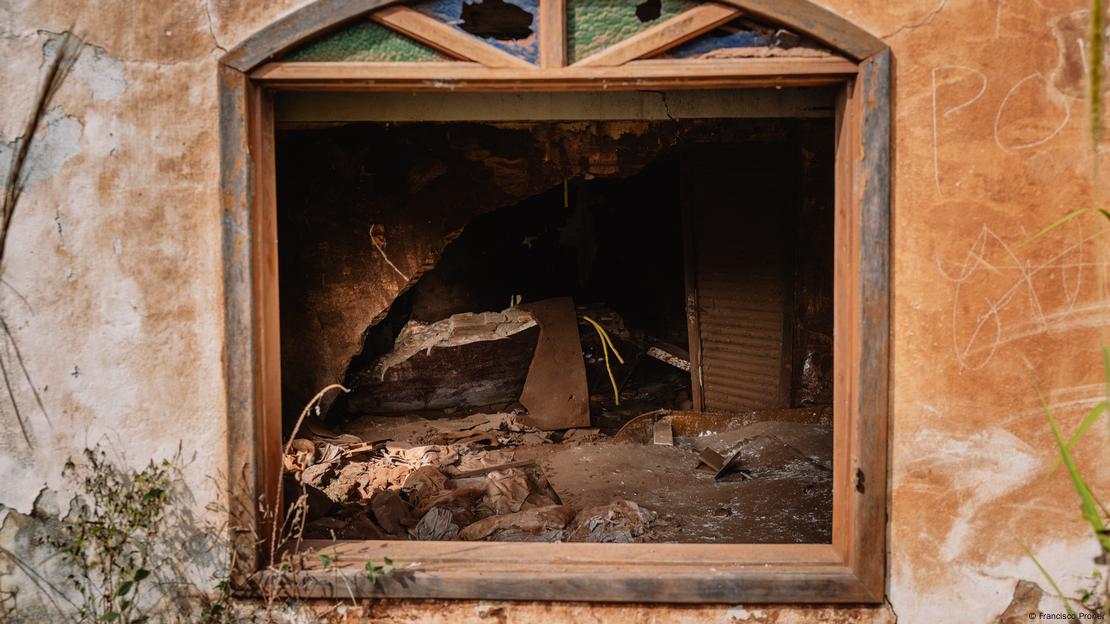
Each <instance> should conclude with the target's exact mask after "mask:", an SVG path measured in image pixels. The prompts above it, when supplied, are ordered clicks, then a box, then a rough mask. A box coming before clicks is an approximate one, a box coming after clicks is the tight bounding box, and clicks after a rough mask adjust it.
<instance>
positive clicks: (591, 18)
mask: <svg viewBox="0 0 1110 624" xmlns="http://www.w3.org/2000/svg"><path fill="white" fill-rule="evenodd" d="M697 5H698V2H696V0H644V1H643V2H636V1H635V0H567V56H568V61H569V62H571V63H575V62H577V61H580V60H582V59H584V58H586V57H587V56H590V55H591V54H593V53H595V52H600V51H601V50H604V49H605V48H608V47H609V46H611V45H613V44H615V43H619V42H621V41H624V40H625V39H627V38H629V37H631V36H632V35H635V34H636V33H638V32H640V31H643V30H647V29H648V28H651V27H652V26H654V25H656V24H660V23H662V22H663V21H665V20H668V19H670V18H672V17H674V16H676V15H678V14H679V13H682V12H683V11H687V10H689V9H692V8H694V7H695V6H697Z"/></svg>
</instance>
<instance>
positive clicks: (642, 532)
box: [284, 413, 656, 542]
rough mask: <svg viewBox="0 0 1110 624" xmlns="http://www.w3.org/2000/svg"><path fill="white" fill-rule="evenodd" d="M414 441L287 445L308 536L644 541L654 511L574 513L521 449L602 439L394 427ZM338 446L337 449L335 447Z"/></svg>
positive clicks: (504, 424)
mask: <svg viewBox="0 0 1110 624" xmlns="http://www.w3.org/2000/svg"><path fill="white" fill-rule="evenodd" d="M398 432H407V433H408V434H409V435H410V436H411V437H409V436H406V437H408V438H409V439H410V440H412V439H416V440H417V443H416V444H413V443H411V442H408V443H402V442H395V441H392V440H381V441H375V442H363V441H362V439H361V438H355V437H354V436H349V435H348V436H344V437H343V439H342V441H338V440H336V439H335V438H326V437H323V436H316V435H313V434H310V435H312V439H309V438H298V439H295V440H293V442H292V443H291V444H290V445H289V452H288V453H287V454H286V455H285V457H284V466H285V474H286V479H287V491H289V492H291V493H292V494H295V495H298V496H300V495H302V493H303V500H304V501H305V505H306V506H307V510H306V512H305V513H306V522H305V528H304V537H305V538H308V539H412V540H432V541H437V540H455V539H459V540H489V541H543V542H555V541H579V542H643V541H650V540H651V529H652V526H653V524H654V522H655V518H656V514H655V513H654V512H652V511H650V510H648V509H645V508H643V507H641V506H640V505H638V504H637V503H635V502H632V501H629V500H616V501H613V502H612V503H611V504H609V505H606V506H600V507H591V508H587V509H582V510H576V509H574V508H572V507H570V506H567V505H564V504H563V501H562V500H561V498H560V496H559V494H558V493H556V492H555V490H554V489H553V488H552V487H551V485H550V483H549V482H548V480H547V477H546V476H545V474H544V471H543V469H542V467H541V466H540V464H539V462H538V461H536V460H535V459H528V458H524V459H519V458H517V457H516V455H517V453H518V451H521V450H524V449H528V448H529V447H536V446H542V445H545V444H551V443H553V442H554V441H555V439H556V438H557V439H558V440H559V441H565V442H567V443H575V442H576V441H577V442H585V441H589V440H593V439H596V438H597V437H598V436H599V433H598V431H597V430H596V429H571V430H568V431H566V432H563V433H561V434H553V433H549V432H544V431H540V430H538V429H534V428H532V427H529V426H527V425H525V424H522V423H521V422H520V420H519V418H518V415H517V414H512V413H498V414H475V415H472V416H469V417H467V418H464V419H455V420H451V421H446V420H438V421H436V420H431V421H424V422H423V423H422V424H421V425H419V426H417V425H416V423H411V424H410V426H409V427H408V428H407V429H406V428H405V427H404V426H403V425H402V426H400V428H398V427H394V429H393V433H394V434H395V435H396V434H397V433H398ZM333 442H339V443H333Z"/></svg>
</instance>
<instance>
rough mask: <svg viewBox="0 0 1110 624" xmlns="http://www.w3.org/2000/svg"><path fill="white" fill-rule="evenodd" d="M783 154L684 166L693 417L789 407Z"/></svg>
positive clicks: (790, 182) (790, 203)
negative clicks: (699, 412)
mask: <svg viewBox="0 0 1110 624" xmlns="http://www.w3.org/2000/svg"><path fill="white" fill-rule="evenodd" d="M790 154H791V152H790V151H789V150H785V149H769V148H768V147H767V146H753V147H752V148H750V149H746V150H742V151H740V152H737V151H732V150H728V151H726V152H721V153H714V154H712V155H709V154H700V155H697V156H689V157H687V158H685V159H684V162H683V190H684V203H685V207H684V212H685V224H686V226H685V227H686V266H687V278H686V282H687V283H686V288H687V298H686V299H687V319H688V321H689V325H690V351H691V371H690V372H691V375H692V377H693V384H692V386H693V393H692V394H693V396H694V408H695V409H700V410H704V411H714V412H717V411H720V412H732V411H741V410H745V409H752V408H775V407H788V406H789V401H790V398H789V397H790V392H789V391H790V388H789V383H790V381H789V380H790V378H791V376H790V357H789V356H790V349H791V340H790V336H789V333H790V327H791V326H792V318H791V317H792V314H791V307H792V306H791V295H792V289H791V288H790V287H789V284H788V281H789V267H790V259H791V257H792V255H793V254H792V244H793V237H792V236H790V235H789V233H790V231H791V225H792V223H793V215H794V214H795V210H794V208H795V205H796V204H795V203H794V200H793V195H794V193H793V192H792V187H793V186H796V185H797V179H796V177H795V176H796V175H797V167H796V165H794V164H792V162H791V158H790ZM795 162H796V161H795ZM792 178H793V179H792Z"/></svg>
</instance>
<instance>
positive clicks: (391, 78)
mask: <svg viewBox="0 0 1110 624" xmlns="http://www.w3.org/2000/svg"><path fill="white" fill-rule="evenodd" d="M855 72H856V64H855V63H853V62H851V61H848V60H846V59H842V58H837V57H822V58H759V59H754V58H752V59H727V60H720V61H709V60H704V61H698V62H696V63H690V62H685V61H675V60H648V61H631V62H629V63H625V64H624V65H621V66H619V67H578V66H573V65H572V66H570V67H564V68H561V69H545V70H537V69H535V68H533V69H517V68H504V69H496V68H491V67H484V66H482V65H479V64H477V63H463V62H445V63H402V64H397V63H269V64H266V65H263V66H262V67H260V68H259V69H257V70H255V72H254V73H253V74H251V78H252V79H253V80H255V81H258V82H260V83H266V84H269V85H272V86H279V87H290V88H292V87H296V88H320V89H337V90H348V91H351V90H369V91H373V90H377V91H405V90H417V91H444V90H455V91H496V90H504V89H510V88H511V89H517V90H521V91H560V90H566V91H575V90H578V91H581V90H590V91H592V90H595V89H599V88H600V89H610V90H612V89H632V90H636V89H640V90H643V89H660V88H695V87H696V88H734V87H737V88H738V87H787V86H815V85H829V84H836V83H839V82H841V81H843V79H844V78H845V77H847V76H851V75H853V74H855Z"/></svg>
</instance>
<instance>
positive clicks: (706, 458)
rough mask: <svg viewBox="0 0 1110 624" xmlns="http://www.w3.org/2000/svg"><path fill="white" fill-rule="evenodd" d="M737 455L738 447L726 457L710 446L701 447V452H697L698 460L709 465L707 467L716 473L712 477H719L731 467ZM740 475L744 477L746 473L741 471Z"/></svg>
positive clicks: (738, 454) (738, 453)
mask: <svg viewBox="0 0 1110 624" xmlns="http://www.w3.org/2000/svg"><path fill="white" fill-rule="evenodd" d="M739 456H740V449H736V450H735V451H733V452H732V453H731V454H730V455H729V456H728V457H725V456H724V455H721V454H720V453H718V452H717V451H714V450H713V449H711V448H706V449H702V451H701V453H699V454H698V461H699V462H701V463H703V464H705V465H706V466H709V468H710V469H712V470H713V472H715V473H716V474H714V475H713V478H714V479H720V478H721V477H723V476H725V475H726V474H727V473H728V471H729V470H730V469H732V465H733V463H735V462H736V458H737V457H739ZM741 475H742V476H744V478H748V475H747V474H746V473H743V472H741Z"/></svg>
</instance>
